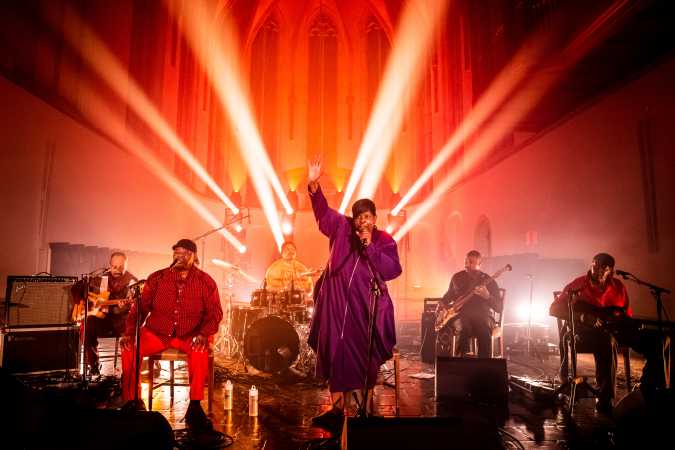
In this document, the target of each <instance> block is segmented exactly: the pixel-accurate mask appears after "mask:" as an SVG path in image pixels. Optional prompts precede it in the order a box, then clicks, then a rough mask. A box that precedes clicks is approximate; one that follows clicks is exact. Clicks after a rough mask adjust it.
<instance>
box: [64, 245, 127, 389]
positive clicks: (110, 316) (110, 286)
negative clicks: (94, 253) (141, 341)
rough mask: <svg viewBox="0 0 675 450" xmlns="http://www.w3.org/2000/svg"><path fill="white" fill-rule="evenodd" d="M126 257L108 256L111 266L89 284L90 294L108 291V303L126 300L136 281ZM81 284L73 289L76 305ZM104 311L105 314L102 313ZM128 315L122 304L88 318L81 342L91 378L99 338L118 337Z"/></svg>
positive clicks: (95, 372)
mask: <svg viewBox="0 0 675 450" xmlns="http://www.w3.org/2000/svg"><path fill="white" fill-rule="evenodd" d="M127 262H128V260H127V256H126V255H125V254H124V253H122V252H114V253H112V254H111V255H110V266H109V268H108V269H106V270H105V272H103V274H102V275H100V276H98V277H93V278H91V279H90V281H89V291H90V292H92V293H100V292H101V290H104V291H105V290H107V291H108V292H109V293H110V295H109V297H108V299H109V300H118V299H126V298H127V293H128V290H129V284H131V283H133V282H135V281H137V279H136V277H135V276H133V275H132V274H131V273H130V272H128V271H127ZM104 277H107V280H105V281H107V289H105V281H104ZM84 289H85V287H84V282H83V281H78V282H77V283H75V285H74V286H73V298H74V299H75V301H76V302H78V303H83V302H84V300H83V299H84V297H85V292H84ZM105 310H107V312H104V311H105ZM128 315H129V303H128V302H122V303H121V304H120V305H119V306H108V307H106V308H105V309H104V310H102V311H101V312H100V313H99V314H98V315H97V316H94V315H90V316H88V317H87V319H86V320H87V336H85V339H84V349H85V364H87V365H88V366H89V373H90V374H91V376H94V377H95V376H99V375H100V369H101V368H100V365H99V362H98V338H102V337H120V336H122V334H123V333H124V326H125V323H126V319H127V316H128Z"/></svg>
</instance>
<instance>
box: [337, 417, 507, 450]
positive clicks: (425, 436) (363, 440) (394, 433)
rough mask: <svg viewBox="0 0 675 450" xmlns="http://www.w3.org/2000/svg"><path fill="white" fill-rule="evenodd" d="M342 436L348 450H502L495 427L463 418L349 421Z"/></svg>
mask: <svg viewBox="0 0 675 450" xmlns="http://www.w3.org/2000/svg"><path fill="white" fill-rule="evenodd" d="M345 433H346V438H345V440H344V442H343V443H346V447H347V449H349V450H372V449H387V450H420V449H424V450H441V449H443V450H447V449H455V450H491V449H499V448H503V447H501V446H500V445H499V439H498V435H497V427H496V425H495V424H494V423H490V422H489V421H483V420H475V419H467V418H462V417H387V418H384V417H370V418H368V419H357V418H354V417H349V418H348V419H347V428H346V431H345Z"/></svg>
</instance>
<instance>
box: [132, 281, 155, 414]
mask: <svg viewBox="0 0 675 450" xmlns="http://www.w3.org/2000/svg"><path fill="white" fill-rule="evenodd" d="M144 281H145V280H141V281H138V282H136V283H134V284H133V285H132V286H130V288H131V289H133V293H132V294H131V295H132V297H133V299H134V301H135V304H136V324H135V332H136V344H135V347H134V352H135V353H134V406H135V407H136V408H138V405H139V404H140V402H139V398H138V391H139V388H138V385H139V383H140V376H141V289H140V286H141V283H143V282H144ZM150 376H152V367H151V368H150ZM150 395H152V393H150Z"/></svg>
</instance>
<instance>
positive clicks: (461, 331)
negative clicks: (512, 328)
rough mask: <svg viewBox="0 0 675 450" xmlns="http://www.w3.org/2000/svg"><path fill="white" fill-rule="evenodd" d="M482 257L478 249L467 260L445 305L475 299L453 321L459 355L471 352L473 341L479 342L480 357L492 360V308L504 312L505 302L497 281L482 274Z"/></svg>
mask: <svg viewBox="0 0 675 450" xmlns="http://www.w3.org/2000/svg"><path fill="white" fill-rule="evenodd" d="M481 261H482V257H481V254H480V252H478V251H477V250H471V251H470V252H469V253H467V254H466V259H465V260H464V266H465V269H464V270H462V271H461V272H457V273H456V274H454V275H453V276H452V279H451V280H450V287H448V291H447V292H446V293H445V295H444V296H443V299H442V300H441V302H443V303H444V304H445V305H447V304H451V302H454V301H455V300H457V299H458V298H460V297H463V296H465V295H466V294H468V293H469V292H473V295H472V297H471V298H470V299H469V300H468V301H467V302H466V303H465V304H464V306H463V307H462V308H461V310H459V314H458V316H457V317H456V318H455V319H453V321H451V322H450V326H452V327H453V328H454V331H455V333H457V334H458V335H459V352H460V355H462V356H464V355H465V354H466V353H468V351H469V340H470V339H471V338H473V337H475V338H476V339H477V341H478V357H479V358H490V357H491V355H492V339H491V336H492V327H493V326H494V320H493V316H492V314H491V313H490V309H492V310H494V311H498V312H501V310H502V307H503V305H502V299H501V296H500V295H499V287H498V286H497V283H496V282H495V280H493V279H491V278H490V276H489V275H488V274H486V273H484V272H481V270H480V265H481Z"/></svg>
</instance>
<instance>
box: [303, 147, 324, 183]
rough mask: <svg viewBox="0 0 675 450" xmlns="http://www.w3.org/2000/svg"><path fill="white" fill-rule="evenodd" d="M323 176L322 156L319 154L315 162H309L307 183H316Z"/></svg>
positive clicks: (315, 157)
mask: <svg viewBox="0 0 675 450" xmlns="http://www.w3.org/2000/svg"><path fill="white" fill-rule="evenodd" d="M322 174H323V172H322V170H321V156H320V155H318V154H317V155H316V156H314V159H313V160H311V161H307V181H308V182H309V183H316V182H318V181H319V178H321V175H322Z"/></svg>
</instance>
